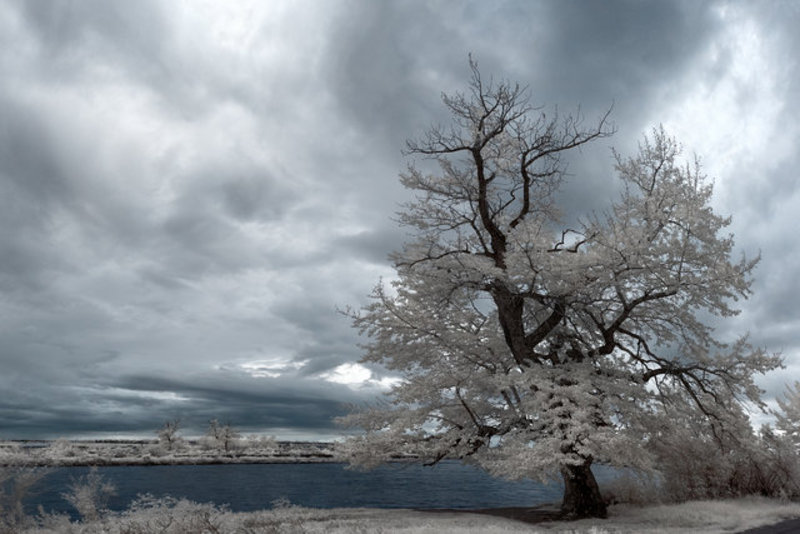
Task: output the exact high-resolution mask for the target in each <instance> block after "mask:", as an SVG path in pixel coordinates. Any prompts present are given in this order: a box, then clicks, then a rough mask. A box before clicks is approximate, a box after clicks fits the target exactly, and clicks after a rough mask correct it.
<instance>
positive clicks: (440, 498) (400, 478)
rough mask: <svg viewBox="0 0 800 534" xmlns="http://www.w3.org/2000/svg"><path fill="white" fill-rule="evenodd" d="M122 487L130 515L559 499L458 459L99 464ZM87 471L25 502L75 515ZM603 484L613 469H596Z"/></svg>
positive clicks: (57, 475) (63, 473)
mask: <svg viewBox="0 0 800 534" xmlns="http://www.w3.org/2000/svg"><path fill="white" fill-rule="evenodd" d="M97 471H98V473H99V474H100V475H101V476H102V477H103V478H104V479H105V480H107V481H109V482H111V483H113V484H114V486H115V487H116V491H117V493H116V495H115V496H114V497H112V498H111V500H110V501H109V508H110V509H111V510H124V509H125V508H127V507H128V505H129V504H130V503H131V501H133V500H134V499H135V498H136V496H137V495H139V494H145V493H149V494H152V495H154V496H156V497H161V496H171V497H176V498H186V499H189V500H192V501H196V502H201V503H205V502H213V503H215V504H217V505H227V506H228V507H229V508H230V509H231V510H233V511H252V510H262V509H265V508H270V507H271V503H272V501H275V500H276V499H288V500H289V501H290V502H291V503H292V504H297V505H301V506H308V507H314V508H337V507H372V508H491V507H505V506H531V505H534V504H539V503H545V502H553V501H558V500H560V499H561V492H562V488H563V487H562V486H561V485H560V484H550V485H543V484H539V483H537V482H532V481H529V480H525V481H520V482H509V481H505V480H500V479H496V478H492V477H490V476H489V475H487V474H486V473H485V472H484V471H482V470H480V469H478V468H475V467H472V466H467V465H462V464H460V463H458V462H443V463H441V464H439V465H437V466H435V467H423V466H420V465H414V464H393V465H388V466H383V467H379V468H377V469H374V470H372V471H367V472H361V471H355V470H349V469H346V468H345V465H343V464H333V463H325V464H247V465H237V464H233V465H231V464H228V465H167V466H113V467H98V468H97ZM88 472H89V468H88V467H65V468H59V469H54V470H53V471H52V472H50V474H48V475H47V476H46V477H45V478H44V479H43V480H42V481H41V482H40V483H39V485H38V486H37V488H35V490H34V491H35V495H33V496H32V498H31V499H29V500H28V501H27V502H26V505H27V506H28V507H29V508H30V509H31V511H33V510H35V509H36V507H37V506H38V505H42V506H43V507H44V509H45V510H46V511H55V512H67V513H70V514H73V513H74V510H73V509H72V508H71V506H70V505H69V504H68V503H67V502H66V501H65V500H64V499H63V497H62V494H63V493H64V492H66V491H67V489H68V486H69V485H70V483H71V482H73V481H74V480H75V479H77V478H79V477H81V476H83V475H86V474H87V473H88ZM595 472H596V473H597V477H598V479H599V480H603V479H607V478H610V477H611V476H612V471H611V470H609V469H603V468H602V467H601V468H599V469H596V470H595Z"/></svg>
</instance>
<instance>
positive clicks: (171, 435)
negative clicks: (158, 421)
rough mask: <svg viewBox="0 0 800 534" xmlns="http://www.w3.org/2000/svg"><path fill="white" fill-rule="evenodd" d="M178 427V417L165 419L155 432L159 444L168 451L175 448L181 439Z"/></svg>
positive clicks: (179, 425)
mask: <svg viewBox="0 0 800 534" xmlns="http://www.w3.org/2000/svg"><path fill="white" fill-rule="evenodd" d="M180 428H181V420H180V419H173V420H171V421H166V422H165V423H164V424H163V425H162V426H161V428H159V429H158V432H157V434H158V442H159V444H161V446H162V447H163V448H164V449H166V450H168V451H171V450H174V449H176V448H177V447H178V446H179V445H180V444H181V443H182V441H183V438H181V436H180V434H179V432H180Z"/></svg>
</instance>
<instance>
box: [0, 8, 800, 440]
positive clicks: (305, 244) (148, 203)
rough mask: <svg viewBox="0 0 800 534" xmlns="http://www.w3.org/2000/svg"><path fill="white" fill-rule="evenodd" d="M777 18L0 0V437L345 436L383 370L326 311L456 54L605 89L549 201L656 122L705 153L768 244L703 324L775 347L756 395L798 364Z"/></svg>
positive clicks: (796, 48)
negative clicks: (745, 285) (750, 285)
mask: <svg viewBox="0 0 800 534" xmlns="http://www.w3.org/2000/svg"><path fill="white" fill-rule="evenodd" d="M797 28H800V4H798V3H797V2H785V3H784V2H780V1H778V0H775V1H769V2H766V1H764V2H758V1H746V2H745V1H741V2H730V3H727V2H698V1H694V0H689V1H686V2H666V1H657V2H656V1H653V2H644V1H603V2H595V1H588V0H587V1H555V0H553V1H539V2H535V1H528V0H520V1H518V2H514V1H497V2H486V1H473V2H464V1H456V0H453V1H402V2H401V1H395V2H388V1H386V2H383V1H375V0H360V1H344V0H342V1H338V0H329V1H324V0H318V1H285V2H279V1H275V0H270V1H267V2H265V1H257V0H252V1H250V0H242V1H225V2H219V1H210V0H209V1H200V0H192V1H182V2H181V1H171V0H170V1H167V0H164V1H161V2H157V1H145V0H137V1H136V2H130V1H128V0H119V1H110V0H83V1H78V2H67V1H63V2H61V1H55V0H54V1H52V2H44V1H27V0H18V1H16V0H0V393H2V394H1V395H0V437H3V438H30V437H49V438H54V437H59V436H133V435H138V436H152V435H153V432H154V430H155V429H156V428H157V427H158V426H160V425H161V424H162V423H163V422H164V421H165V420H166V419H173V418H176V417H179V418H181V419H182V421H183V422H184V423H185V425H186V426H187V432H189V433H191V429H192V428H195V429H197V431H198V432H199V431H200V427H202V425H203V424H204V423H205V422H206V421H207V420H208V419H210V418H218V419H220V420H223V421H229V422H230V423H232V424H233V425H234V426H236V427H238V428H239V429H241V430H244V431H246V432H256V431H261V432H265V433H267V434H273V435H275V436H277V437H280V438H285V439H297V438H300V439H314V438H330V437H332V436H335V435H337V434H339V433H340V432H341V430H340V429H337V428H336V427H335V426H334V425H333V423H332V421H331V418H332V417H333V416H336V415H340V414H343V413H344V412H345V411H346V410H347V405H348V404H349V403H357V402H363V401H365V400H368V399H372V398H374V397H375V396H376V395H378V394H379V392H380V391H381V389H382V388H383V387H384V386H385V384H386V383H387V380H388V378H387V376H386V375H384V374H383V373H381V372H380V370H377V369H371V370H370V369H366V368H363V367H360V366H358V365H356V364H355V362H356V361H357V360H358V359H359V357H360V350H359V348H358V346H357V344H358V342H359V339H358V336H357V334H356V332H354V331H353V330H352V329H351V328H350V323H349V322H348V320H347V319H346V318H344V317H342V316H341V315H339V314H337V312H336V308H337V306H338V307H340V308H343V307H345V306H348V305H350V306H355V307H358V306H359V305H361V304H363V303H365V302H366V295H367V294H368V293H369V291H370V290H371V288H372V287H373V286H374V285H375V284H376V283H377V282H378V280H379V279H380V278H381V277H384V278H387V277H391V276H392V270H391V268H390V265H389V263H388V261H387V259H386V255H387V254H388V253H389V252H390V251H392V250H394V249H397V248H399V247H400V245H401V243H402V242H403V239H404V234H403V230H401V229H398V228H397V227H396V225H395V223H394V222H392V217H393V214H394V212H395V211H396V209H397V206H398V204H399V203H400V202H402V201H404V200H405V199H406V198H408V197H407V193H406V192H405V191H404V190H403V189H402V187H401V186H400V185H399V184H398V181H397V174H398V172H400V171H402V170H403V169H404V167H405V164H406V162H405V160H404V159H403V157H402V155H401V153H400V150H401V148H402V147H403V144H404V141H405V139H407V138H409V137H414V136H417V135H419V134H420V133H422V132H423V131H424V130H425V129H426V128H427V127H428V126H430V125H431V124H432V123H435V122H441V121H445V120H446V119H447V117H446V115H444V114H443V109H442V106H441V100H440V93H441V92H442V91H453V90H456V89H459V88H462V87H464V85H465V83H466V81H467V78H468V74H469V70H468V66H467V54H468V53H469V52H472V54H473V55H474V57H475V59H477V61H478V62H479V64H480V67H481V70H482V71H483V72H484V74H485V75H487V76H488V75H494V76H495V77H507V78H510V79H513V80H517V81H519V82H520V83H522V84H524V85H528V86H530V88H531V92H532V100H533V102H534V103H538V104H542V105H546V106H553V105H557V106H558V107H559V109H560V110H571V109H574V108H575V106H577V105H581V109H582V112H583V114H584V115H585V116H586V118H587V120H589V121H591V120H593V119H594V118H596V117H597V116H599V115H600V114H601V113H602V112H603V111H604V110H606V109H607V108H608V107H609V106H611V105H613V115H612V119H613V121H614V123H615V124H616V126H617V129H618V131H617V134H616V135H615V136H614V137H612V138H610V139H604V140H602V141H601V142H599V143H597V144H595V145H594V146H593V147H591V148H589V149H587V150H584V151H583V153H582V154H580V157H579V158H578V159H576V160H575V161H574V162H572V163H571V167H570V171H571V173H572V175H573V176H572V177H571V178H570V181H569V183H568V184H567V186H566V188H565V192H564V194H563V197H562V200H563V202H564V203H565V206H566V209H567V211H568V212H569V213H579V212H581V211H585V210H589V209H596V208H598V207H600V208H602V207H603V205H604V203H607V202H610V201H611V200H612V199H613V196H614V184H615V182H614V175H613V169H612V163H613V162H612V158H611V151H610V147H611V146H616V147H617V148H618V149H619V150H620V151H622V152H623V153H631V152H632V151H633V150H635V147H636V143H637V141H638V140H639V139H640V138H641V135H642V134H643V133H644V132H647V131H648V130H650V129H651V128H652V127H654V126H655V125H657V124H659V123H663V124H664V126H665V127H666V128H667V130H668V131H669V132H670V133H671V134H673V135H675V136H676V137H677V138H678V139H679V140H680V141H681V142H682V143H683V144H684V146H685V147H686V149H687V151H688V152H692V151H693V152H696V153H697V154H698V155H700V156H701V157H702V158H703V162H704V165H705V169H706V172H707V173H708V174H709V175H710V176H712V177H714V179H715V183H716V196H715V200H714V204H715V207H716V208H717V209H718V210H719V211H720V212H721V213H723V214H730V215H732V216H733V225H732V230H733V232H734V233H735V234H736V237H737V240H736V243H737V247H738V248H739V249H740V250H741V251H744V252H747V253H748V254H749V255H755V254H758V252H759V251H760V252H761V254H762V261H761V264H760V266H759V267H758V270H757V273H756V276H757V281H756V284H755V285H754V289H755V295H754V296H753V297H752V298H751V299H750V300H749V301H746V302H741V303H740V304H741V306H742V308H743V309H744V311H743V313H742V314H741V315H740V316H738V317H737V318H735V319H733V320H730V321H727V322H725V323H724V325H723V326H721V334H722V335H723V336H725V335H728V334H730V335H733V334H734V333H740V332H744V331H748V330H749V331H750V332H751V335H752V341H753V342H754V343H755V344H757V345H761V346H765V347H767V348H768V349H770V350H772V351H781V352H782V353H783V354H784V356H785V358H786V363H787V369H786V370H784V371H782V372H781V373H775V374H773V375H770V376H768V377H766V378H764V379H763V380H761V381H760V383H761V384H762V386H763V387H764V388H766V389H767V390H768V392H769V396H774V395H775V394H776V393H779V392H780V391H781V390H782V388H783V387H784V384H785V383H786V382H791V381H794V380H796V379H799V378H800V232H798V207H800V187H799V186H800V180H798V169H800V150H798V146H800V145H798V141H799V140H800V137H799V136H798V133H799V132H800V107H799V106H800V71H799V70H798V68H799V65H798V59H799V58H800V33H798V32H797Z"/></svg>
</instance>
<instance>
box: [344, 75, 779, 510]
mask: <svg viewBox="0 0 800 534" xmlns="http://www.w3.org/2000/svg"><path fill="white" fill-rule="evenodd" d="M470 66H471V69H472V77H471V79H470V83H469V88H468V91H467V92H466V93H456V94H451V95H444V97H443V100H444V104H445V106H446V107H447V109H448V110H449V111H450V113H451V115H452V122H451V123H450V124H449V125H444V126H437V127H434V128H432V129H431V130H429V131H428V132H427V133H426V134H425V135H424V136H422V138H421V139H419V140H416V141H409V142H408V145H407V153H408V154H409V155H416V156H418V157H421V158H428V159H430V160H432V161H433V162H434V163H435V164H436V165H438V171H435V172H431V173H428V172H423V171H422V170H420V169H419V168H417V167H416V166H414V165H413V164H412V165H411V166H410V167H409V169H408V171H407V172H406V173H404V174H402V175H401V181H402V183H403V185H405V186H406V187H407V188H409V189H410V190H412V191H413V192H414V193H415V194H416V197H415V199H414V200H412V201H411V202H409V203H408V204H407V205H405V206H404V207H403V208H402V210H401V211H400V213H399V220H400V222H401V223H402V224H404V225H406V226H407V227H409V228H411V229H413V230H414V235H413V237H412V238H411V240H410V241H409V242H408V243H407V244H406V245H405V247H404V248H403V249H402V250H401V251H399V252H397V253H395V254H394V255H393V256H392V260H393V263H394V267H395V269H396V272H397V278H396V280H395V281H393V283H392V286H391V288H386V287H384V285H383V284H379V285H378V286H377V287H376V289H375V290H374V293H373V294H372V298H373V301H372V303H371V304H369V305H368V306H366V307H365V308H364V309H363V310H361V311H360V312H354V313H353V314H352V317H353V320H354V324H355V326H356V327H357V328H358V329H360V331H361V332H362V333H364V334H366V335H368V336H369V337H370V342H369V344H368V345H367V346H366V354H365V356H364V358H363V360H362V361H363V362H366V363H378V364H382V365H384V366H385V367H387V368H388V369H390V370H392V371H395V372H397V373H399V374H401V375H402V381H401V382H400V383H399V384H398V385H396V386H395V387H394V388H393V389H392V391H391V392H390V393H389V397H388V403H387V404H386V405H385V406H378V407H376V408H372V409H366V410H364V411H361V412H358V413H355V414H353V415H352V416H350V417H348V418H346V419H345V420H344V422H345V423H350V424H353V425H357V426H360V427H362V428H364V429H365V430H366V434H365V435H364V436H362V437H359V438H356V439H355V445H354V446H353V447H351V448H350V450H351V451H352V457H351V459H352V461H353V462H354V463H359V464H362V465H374V464H376V463H380V462H381V461H389V460H391V458H392V456H393V455H396V454H402V453H413V454H415V455H418V456H419V457H421V458H422V461H424V462H427V463H436V462H438V461H440V460H442V459H444V458H462V459H465V460H469V461H472V462H475V463H478V464H479V465H481V466H483V467H485V468H486V469H488V470H489V471H490V472H492V473H494V474H497V475H502V476H506V477H512V478H521V477H535V478H540V479H551V478H556V477H560V478H561V479H562V480H563V482H564V488H565V489H564V497H563V503H562V511H563V513H564V514H565V515H566V516H568V517H585V516H599V517H603V516H605V515H606V505H605V503H604V502H603V499H602V496H601V494H600V491H599V487H598V484H597V482H596V480H595V478H594V475H593V473H592V471H591V466H592V464H594V463H596V462H603V463H608V464H612V465H618V466H639V467H650V466H651V465H652V461H653V455H652V454H649V453H648V452H647V451H646V450H645V449H644V447H643V443H644V442H645V440H646V437H647V435H648V432H649V431H650V429H649V426H651V423H652V419H653V418H654V417H656V415H657V413H658V407H659V406H669V407H670V409H672V410H675V409H677V410H678V413H679V414H680V413H681V412H682V411H685V412H686V413H693V414H695V413H697V414H700V415H701V416H702V418H703V419H704V420H705V421H706V422H707V423H708V424H711V425H713V428H714V431H715V432H722V431H724V429H725V424H724V422H725V421H726V412H727V407H726V404H725V403H728V402H729V403H734V404H738V403H740V402H744V401H750V402H754V403H756V404H757V405H762V406H763V404H762V401H761V398H760V395H761V391H760V390H759V388H757V387H756V386H755V384H754V382H753V376H754V374H755V373H762V372H766V371H769V370H771V369H774V368H775V367H777V366H779V365H780V358H779V357H777V356H774V355H769V354H766V353H765V352H764V351H763V350H758V349H754V348H753V347H751V346H750V345H749V344H748V343H747V339H746V338H741V339H739V340H737V341H736V342H735V343H732V344H730V345H726V344H725V343H723V342H722V341H721V340H719V339H716V338H715V337H714V332H713V329H712V328H711V326H709V324H708V323H707V322H706V319H707V318H708V317H713V316H717V317H728V316H731V315H734V314H736V313H737V310H736V309H735V308H734V307H732V304H731V303H732V302H733V301H735V300H736V299H738V298H744V297H747V296H748V295H749V293H750V286H751V283H752V279H751V273H752V271H753V269H754V267H755V265H756V263H757V259H755V260H748V259H746V258H744V257H742V258H741V259H740V260H738V261H737V260H734V259H732V255H733V237H732V236H731V235H727V234H725V233H724V230H725V228H726V226H728V224H729V222H730V220H729V219H728V218H726V217H721V216H719V215H717V214H716V213H714V210H713V209H712V208H711V205H710V200H711V195H712V184H711V183H710V182H709V181H708V180H707V179H706V178H705V176H704V175H703V174H702V172H701V169H700V166H699V164H697V163H696V162H695V163H694V164H692V163H683V162H682V161H681V159H680V154H681V151H680V147H679V145H678V144H677V142H676V141H675V140H673V139H672V138H670V137H669V136H668V135H667V134H666V133H665V132H664V130H663V129H661V128H658V129H655V130H654V132H653V134H652V136H650V137H646V138H645V139H644V141H643V142H642V143H641V145H640V147H639V152H638V154H637V155H635V156H634V157H631V158H625V157H622V156H620V155H616V171H617V174H618V175H619V178H620V179H621V188H620V190H621V193H620V196H619V199H618V200H617V201H616V202H615V203H613V204H612V205H610V206H609V207H608V209H607V211H606V212H603V213H587V214H586V215H585V216H584V217H583V218H582V219H580V220H579V222H577V223H575V224H573V225H570V226H566V225H565V224H564V223H563V222H562V219H561V217H560V216H559V210H558V207H557V200H558V192H559V189H560V185H561V180H562V178H563V176H564V174H565V165H564V163H563V159H562V156H563V155H564V154H566V153H568V152H574V151H576V150H577V149H579V148H580V147H582V146H584V145H586V144H587V143H591V142H593V141H596V140H598V139H601V138H604V137H607V136H609V135H610V134H611V133H612V132H613V128H611V127H610V126H609V124H608V121H607V115H605V116H603V117H601V118H600V119H599V120H598V122H597V123H596V124H594V125H590V126H585V125H584V123H583V121H582V119H581V117H580V116H579V115H578V116H562V117H559V116H557V115H554V116H548V115H547V114H545V113H544V112H543V111H541V109H540V108H535V107H533V106H531V105H530V104H529V101H528V96H527V91H526V90H525V89H523V88H521V87H520V86H519V85H517V84H511V83H508V82H500V83H495V82H493V81H492V80H489V81H486V80H485V79H484V78H482V77H481V74H480V72H479V71H478V68H477V65H476V64H475V63H474V62H472V61H470Z"/></svg>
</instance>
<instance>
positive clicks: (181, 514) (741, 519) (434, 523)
mask: <svg viewBox="0 0 800 534" xmlns="http://www.w3.org/2000/svg"><path fill="white" fill-rule="evenodd" d="M164 504H165V503H163V502H162V503H161V504H156V506H154V507H150V508H146V507H145V508H141V507H140V508H139V509H138V510H131V511H128V512H124V513H123V514H109V515H107V516H106V517H105V518H103V519H102V520H99V521H94V522H88V523H84V524H80V525H78V524H70V523H69V522H66V519H65V518H61V521H55V519H57V518H53V519H54V521H53V522H52V523H51V524H50V525H49V527H45V528H37V529H30V530H21V531H22V532H29V533H34V532H36V533H38V534H50V533H56V532H57V533H63V532H71V533H76V534H78V533H80V534H90V533H100V532H103V533H108V534H116V533H122V532H126V533H129V534H140V533H141V534H145V533H150V532H155V531H160V532H165V533H173V534H184V533H186V534H188V533H190V532H204V531H205V532H252V533H259V532H303V533H307V534H311V533H341V534H344V533H348V534H349V533H384V534H386V533H390V532H391V533H394V532H398V533H406V534H423V533H425V534H456V533H458V534H462V533H465V534H486V533H501V532H526V533H532V532H538V533H542V534H555V533H570V534H580V533H590V534H611V533H614V534H617V533H637V534H638V533H669V534H679V533H680V534H684V533H685V534H689V533H692V534H695V533H697V532H703V533H710V534H713V533H723V532H725V533H732V532H739V531H742V530H745V529H748V528H753V527H758V526H762V525H767V524H771V523H777V522H779V521H781V520H783V519H789V518H793V517H800V503H784V502H780V501H775V500H769V499H761V498H744V499H735V500H725V501H710V502H689V503H684V504H679V505H663V506H647V507H633V506H614V507H612V508H611V510H610V513H611V516H610V519H607V520H583V521H577V522H569V523H543V524H538V525H529V524H526V523H521V522H517V521H513V520H510V519H504V518H499V517H492V516H486V515H479V514H466V513H439V512H437V513H426V512H417V511H409V510H376V509H335V510H321V509H308V508H298V507H288V508H279V509H275V510H269V511H262V512H251V513H236V514H235V513H231V512H226V511H221V510H219V509H216V508H214V507H213V506H210V505H200V504H196V503H189V502H187V501H173V502H172V503H169V505H168V506H165V505H164ZM209 527H211V528H209Z"/></svg>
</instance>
